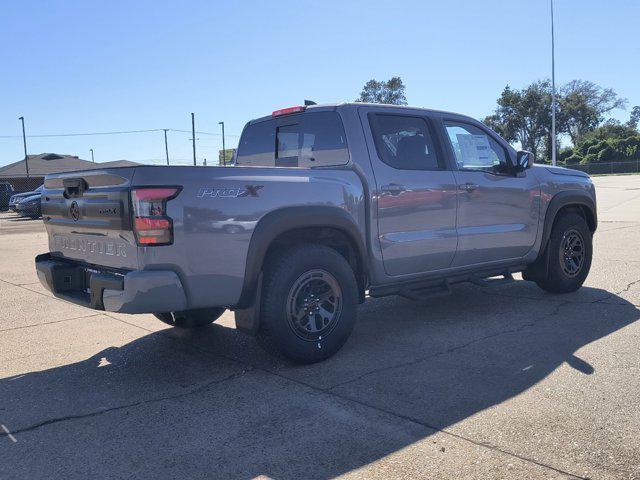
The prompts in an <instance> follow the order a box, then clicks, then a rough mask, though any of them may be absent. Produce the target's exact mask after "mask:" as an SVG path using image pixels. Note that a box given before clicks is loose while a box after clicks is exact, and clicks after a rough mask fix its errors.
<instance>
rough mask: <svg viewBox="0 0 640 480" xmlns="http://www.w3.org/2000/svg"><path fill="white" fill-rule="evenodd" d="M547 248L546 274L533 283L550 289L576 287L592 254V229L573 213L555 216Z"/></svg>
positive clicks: (567, 290) (570, 288) (582, 278)
mask: <svg viewBox="0 0 640 480" xmlns="http://www.w3.org/2000/svg"><path fill="white" fill-rule="evenodd" d="M547 248H548V249H549V264H548V269H547V275H546V277H545V278H542V279H538V280H536V284H537V285H538V286H539V287H540V288H542V289H543V290H546V291H547V292H552V293H569V292H575V291H576V290H578V289H579V288H580V287H581V286H582V284H583V283H584V281H585V280H586V279H587V275H588V274H589V269H590V268H591V257H592V254H593V246H592V233H591V231H590V230H589V226H588V225H587V222H586V221H585V220H584V218H582V217H581V216H580V215H578V214H575V213H567V214H564V215H562V216H561V217H560V218H558V220H557V221H556V223H555V224H554V226H553V230H552V231H551V237H550V238H549V243H548V245H547Z"/></svg>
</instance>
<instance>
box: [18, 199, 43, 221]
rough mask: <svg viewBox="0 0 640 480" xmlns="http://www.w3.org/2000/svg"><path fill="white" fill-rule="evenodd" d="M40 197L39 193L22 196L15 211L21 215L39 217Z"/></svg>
mask: <svg viewBox="0 0 640 480" xmlns="http://www.w3.org/2000/svg"><path fill="white" fill-rule="evenodd" d="M41 199H42V195H41V194H40V193H38V194H36V195H31V196H29V197H24V198H22V199H21V200H20V202H19V203H18V205H17V207H16V212H17V213H18V215H20V216H21V217H30V218H40V216H41V208H40V206H41Z"/></svg>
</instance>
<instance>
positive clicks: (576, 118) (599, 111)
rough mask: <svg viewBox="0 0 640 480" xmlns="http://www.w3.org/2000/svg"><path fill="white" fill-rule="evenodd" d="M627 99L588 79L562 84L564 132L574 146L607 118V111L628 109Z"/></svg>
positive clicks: (562, 123)
mask: <svg viewBox="0 0 640 480" xmlns="http://www.w3.org/2000/svg"><path fill="white" fill-rule="evenodd" d="M626 103H627V100H626V99H624V98H620V97H618V94H617V93H616V92H615V91H613V89H611V88H602V87H600V86H599V85H596V84H595V83H593V82H589V81H587V80H572V81H570V82H569V83H567V84H565V85H564V86H562V87H561V88H560V90H559V95H558V107H559V117H560V120H561V122H560V123H561V129H560V130H559V131H560V132H561V133H566V134H567V135H569V138H571V143H573V144H574V145H575V144H576V142H577V141H578V139H579V138H580V137H581V136H582V135H585V134H586V133H587V132H590V131H591V130H593V129H594V128H596V127H597V126H598V125H600V124H601V123H602V122H603V121H604V117H605V115H606V114H608V113H609V112H611V111H612V110H615V109H618V108H624V107H625V105H626Z"/></svg>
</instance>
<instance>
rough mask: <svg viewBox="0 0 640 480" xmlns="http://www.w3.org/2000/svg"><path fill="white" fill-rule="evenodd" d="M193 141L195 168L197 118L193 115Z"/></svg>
mask: <svg viewBox="0 0 640 480" xmlns="http://www.w3.org/2000/svg"><path fill="white" fill-rule="evenodd" d="M191 135H192V138H191V140H192V141H193V166H194V167H195V166H196V117H195V115H194V114H193V112H192V113H191Z"/></svg>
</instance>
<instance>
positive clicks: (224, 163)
mask: <svg viewBox="0 0 640 480" xmlns="http://www.w3.org/2000/svg"><path fill="white" fill-rule="evenodd" d="M218 125H222V166H223V167H226V166H227V149H226V148H225V145H224V122H218Z"/></svg>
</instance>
